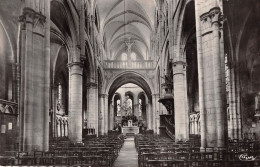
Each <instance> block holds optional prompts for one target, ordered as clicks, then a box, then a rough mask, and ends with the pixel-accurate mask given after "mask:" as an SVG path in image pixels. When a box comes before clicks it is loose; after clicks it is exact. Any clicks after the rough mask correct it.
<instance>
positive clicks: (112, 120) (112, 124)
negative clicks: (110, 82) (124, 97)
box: [109, 101, 115, 130]
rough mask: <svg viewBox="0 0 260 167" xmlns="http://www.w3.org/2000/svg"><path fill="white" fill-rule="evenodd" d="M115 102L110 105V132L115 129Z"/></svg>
mask: <svg viewBox="0 0 260 167" xmlns="http://www.w3.org/2000/svg"><path fill="white" fill-rule="evenodd" d="M112 104H114V103H113V101H111V103H110V105H109V111H110V128H109V130H113V129H114V117H115V115H114V107H113V105H112Z"/></svg>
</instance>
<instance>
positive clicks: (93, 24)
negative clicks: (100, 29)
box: [90, 15, 96, 54]
mask: <svg viewBox="0 0 260 167" xmlns="http://www.w3.org/2000/svg"><path fill="white" fill-rule="evenodd" d="M95 20H96V17H95V16H94V15H91V32H90V33H91V34H90V39H91V41H92V45H93V46H95V45H96V44H95V42H94V41H95ZM94 48H95V47H94ZM94 50H95V49H94ZM95 54H96V52H95Z"/></svg>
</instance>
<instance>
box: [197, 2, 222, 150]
mask: <svg viewBox="0 0 260 167" xmlns="http://www.w3.org/2000/svg"><path fill="white" fill-rule="evenodd" d="M218 5H221V4H220V3H218V1H216V0H212V1H203V0H197V1H196V2H195V11H196V29H197V50H198V66H199V67H198V73H199V91H200V92H199V96H200V98H201V99H200V110H201V111H200V117H201V147H225V137H226V136H225V126H226V122H225V117H224V114H226V106H225V98H224V97H225V95H224V94H225V82H224V81H223V78H224V77H223V76H222V75H224V73H223V69H222V68H224V65H223V63H224V61H223V60H222V59H223V58H224V55H223V52H222V51H221V48H223V46H222V45H223V43H222V42H221V36H222V35H223V33H221V31H220V26H221V25H222V24H221V7H220V6H218ZM222 56H223V57H222Z"/></svg>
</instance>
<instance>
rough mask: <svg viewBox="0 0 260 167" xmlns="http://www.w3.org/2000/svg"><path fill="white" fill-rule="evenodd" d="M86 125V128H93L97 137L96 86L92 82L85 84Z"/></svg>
mask: <svg viewBox="0 0 260 167" xmlns="http://www.w3.org/2000/svg"><path fill="white" fill-rule="evenodd" d="M87 124H88V125H87V126H88V128H94V129H95V133H96V134H97V135H98V95H97V84H96V83H93V82H89V83H88V84H87Z"/></svg>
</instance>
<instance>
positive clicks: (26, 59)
mask: <svg viewBox="0 0 260 167" xmlns="http://www.w3.org/2000/svg"><path fill="white" fill-rule="evenodd" d="M49 3H50V2H49V1H47V0H46V1H33V2H31V3H29V1H25V4H24V6H25V7H24V8H23V12H22V15H21V16H20V17H19V21H20V22H21V41H20V42H21V45H20V46H21V48H20V49H21V50H20V52H19V53H20V54H21V55H20V57H21V64H20V65H21V98H20V101H19V111H20V113H19V114H20V124H21V125H22V126H20V133H21V135H20V150H21V151H28V152H31V151H34V150H38V151H47V150H48V145H49V109H50V106H49V93H50V91H49V89H50V80H49V79H50V71H49V70H50V45H49V43H50V35H49V31H50V24H49V23H50V20H49V19H50V17H49V16H50V4H49ZM35 6H38V8H37V9H36V8H35ZM43 6H45V8H43ZM46 69H47V71H46Z"/></svg>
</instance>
